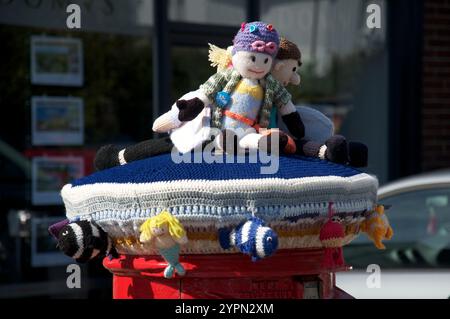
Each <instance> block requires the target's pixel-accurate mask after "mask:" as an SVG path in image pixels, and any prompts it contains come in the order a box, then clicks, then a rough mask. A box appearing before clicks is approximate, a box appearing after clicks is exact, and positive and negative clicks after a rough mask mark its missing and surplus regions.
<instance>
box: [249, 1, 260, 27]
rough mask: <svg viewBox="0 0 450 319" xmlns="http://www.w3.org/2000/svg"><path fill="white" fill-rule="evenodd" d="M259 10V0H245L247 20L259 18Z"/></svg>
mask: <svg viewBox="0 0 450 319" xmlns="http://www.w3.org/2000/svg"><path fill="white" fill-rule="evenodd" d="M260 15H261V10H260V2H259V0H247V22H251V21H257V20H259V19H260Z"/></svg>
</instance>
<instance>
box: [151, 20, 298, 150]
mask: <svg viewBox="0 0 450 319" xmlns="http://www.w3.org/2000/svg"><path fill="white" fill-rule="evenodd" d="M278 48H279V36H278V33H277V31H276V30H275V28H274V27H273V26H272V25H270V24H267V23H264V22H260V21H257V22H251V23H243V24H242V25H241V29H240V30H239V31H238V33H237V34H236V36H235V38H234V41H233V48H232V50H231V54H232V63H233V68H228V69H226V70H224V71H220V72H217V73H216V74H214V75H213V76H212V77H210V78H209V79H208V81H207V82H205V83H204V84H203V85H201V86H200V94H199V96H198V97H195V98H192V99H188V100H178V101H177V103H176V105H177V108H178V110H176V109H175V110H173V109H172V110H171V111H169V112H168V113H166V114H164V115H163V116H161V117H159V118H158V119H157V120H156V121H155V122H154V124H153V130H154V131H156V132H168V131H170V130H172V129H174V128H177V127H179V126H181V125H182V124H183V123H184V122H187V121H191V120H192V119H194V118H195V117H196V116H197V115H198V114H200V112H201V111H202V110H203V108H204V107H205V106H206V105H213V108H212V116H211V127H215V128H219V129H221V130H222V134H221V135H220V136H219V139H218V141H219V146H220V147H222V148H224V149H226V148H227V146H226V144H227V141H228V142H229V141H234V142H233V148H232V149H235V147H236V146H237V147H240V148H243V149H266V150H270V151H280V150H281V151H284V152H287V153H293V152H294V151H295V147H296V146H295V143H293V140H292V138H290V137H289V136H288V135H287V134H285V133H284V132H281V131H279V130H273V131H267V130H265V129H266V128H267V127H268V126H269V117H270V112H271V109H272V107H273V106H274V105H275V107H277V108H278V110H279V112H280V113H281V115H282V116H283V117H284V118H287V119H288V120H287V121H286V122H287V123H289V124H288V128H289V129H291V127H289V126H292V130H293V131H296V134H294V137H295V138H302V137H303V136H304V125H303V122H302V120H301V118H300V116H299V114H298V113H297V111H296V108H295V106H294V105H293V104H292V102H291V95H290V94H289V93H288V92H287V90H286V89H285V88H284V87H283V86H282V85H281V84H280V83H279V82H278V81H277V80H275V79H274V78H273V77H272V75H271V74H270V70H271V68H272V62H273V60H274V58H275V56H276V55H277V52H278ZM274 136H275V137H276V138H275V142H278V144H279V145H278V147H279V149H273V150H272V144H273V141H274V139H273V137H274ZM236 142H237V144H238V145H235V143H236ZM275 147H276V146H275Z"/></svg>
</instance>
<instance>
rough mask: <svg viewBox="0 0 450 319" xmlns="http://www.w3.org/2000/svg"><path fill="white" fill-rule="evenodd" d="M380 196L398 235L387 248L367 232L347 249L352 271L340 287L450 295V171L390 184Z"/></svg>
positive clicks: (353, 291)
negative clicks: (377, 247)
mask: <svg viewBox="0 0 450 319" xmlns="http://www.w3.org/2000/svg"><path fill="white" fill-rule="evenodd" d="M378 199H379V203H380V204H383V205H385V206H386V207H389V206H390V207H389V209H387V210H386V214H387V216H388V218H389V221H390V223H391V226H392V228H393V229H394V236H393V238H392V239H391V240H390V241H387V242H385V245H386V250H378V249H376V248H375V247H374V246H373V244H372V243H371V242H370V241H369V240H368V239H367V237H366V236H365V235H364V234H361V235H360V236H359V237H358V238H357V239H356V240H355V241H354V242H352V243H351V244H350V245H348V246H346V247H344V256H345V260H346V262H347V264H349V265H352V266H353V270H352V271H349V272H345V273H338V274H336V285H337V286H338V287H339V288H341V289H343V290H344V291H346V292H347V293H349V294H350V295H352V296H353V297H355V298H450V170H442V171H435V172H431V173H426V174H421V175H415V176H411V177H408V178H405V179H401V180H398V181H395V182H392V183H389V184H387V185H385V186H383V187H380V189H379V192H378ZM371 264H375V265H378V266H379V269H380V272H379V276H378V272H374V269H375V270H376V268H377V266H371V267H369V265H371ZM368 267H369V268H368Z"/></svg>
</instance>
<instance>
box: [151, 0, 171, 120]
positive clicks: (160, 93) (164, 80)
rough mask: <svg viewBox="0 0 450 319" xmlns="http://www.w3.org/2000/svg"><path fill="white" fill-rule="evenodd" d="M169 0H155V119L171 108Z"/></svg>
mask: <svg viewBox="0 0 450 319" xmlns="http://www.w3.org/2000/svg"><path fill="white" fill-rule="evenodd" d="M167 3H168V1H158V0H154V1H153V17H154V19H153V21H154V28H153V38H152V39H153V41H152V42H153V112H152V114H153V120H155V119H156V118H157V117H158V116H160V115H161V114H162V113H164V112H165V111H167V110H168V109H169V106H170V105H169V101H170V74H171V66H170V43H169V22H168V5H167Z"/></svg>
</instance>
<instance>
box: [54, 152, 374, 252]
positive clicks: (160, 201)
mask: <svg viewBox="0 0 450 319" xmlns="http://www.w3.org/2000/svg"><path fill="white" fill-rule="evenodd" d="M267 165H268V164H261V163H248V160H247V161H246V162H245V163H227V164H223V163H211V164H207V163H193V162H192V163H181V164H176V163H174V162H173V161H172V159H171V157H170V154H165V155H160V156H156V157H152V158H148V159H145V160H141V161H136V162H132V163H129V164H127V165H124V166H118V167H115V168H111V169H108V170H104V171H100V172H97V173H94V174H92V175H90V176H87V177H84V178H81V179H78V180H75V181H73V182H72V183H71V184H67V185H65V186H64V187H63V189H62V192H61V194H62V197H63V200H64V203H65V207H66V212H67V217H68V218H69V219H70V220H79V219H92V220H94V221H95V222H96V223H97V224H98V225H100V226H101V227H102V228H103V229H104V230H105V231H106V232H107V233H108V234H109V236H111V238H112V239H113V241H114V242H115V244H116V249H117V250H118V252H119V253H123V254H139V255H146V254H147V255H148V254H156V251H155V250H153V249H152V248H150V247H147V246H146V245H143V244H141V243H140V242H139V227H140V225H141V224H142V223H143V222H144V221H145V220H146V219H147V218H148V217H151V216H154V215H156V214H158V213H160V212H161V211H162V210H168V211H170V212H171V213H172V214H173V215H174V216H176V217H177V218H178V219H179V220H180V221H181V222H182V223H183V225H184V227H185V229H186V231H187V236H188V238H189V243H188V244H187V245H186V246H184V247H183V248H182V250H181V253H183V254H190V253H191V254H199V253H228V252H236V251H233V250H231V251H227V252H225V251H224V250H223V249H222V248H221V247H220V245H219V241H218V229H219V228H221V227H224V226H235V225H238V224H239V223H240V222H242V221H243V220H246V219H248V218H249V217H251V216H252V215H255V216H257V217H260V218H262V219H264V220H265V221H266V223H268V225H269V226H270V227H272V228H273V229H274V230H275V231H276V232H277V233H278V237H279V249H288V248H313V247H322V244H321V242H320V239H319V233H320V229H321V227H322V225H323V224H324V223H325V222H326V221H327V219H328V215H327V214H328V203H329V202H330V201H332V202H333V203H334V210H335V214H336V215H339V216H340V217H341V218H342V219H343V223H344V228H345V238H344V244H347V243H348V242H350V241H351V240H352V239H353V238H354V237H355V236H356V235H357V234H358V233H359V232H360V224H361V222H362V221H363V220H364V219H365V218H366V215H367V213H368V211H370V210H373V208H374V205H375V204H376V199H377V188H378V181H377V179H376V178H375V177H373V176H370V175H368V174H366V173H363V172H361V171H358V170H356V169H354V168H351V167H348V166H342V165H338V164H334V163H331V162H328V161H322V160H318V159H312V158H305V157H298V156H292V157H280V158H279V170H278V171H277V172H276V173H275V174H271V175H264V174H261V173H260V169H261V166H267Z"/></svg>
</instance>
